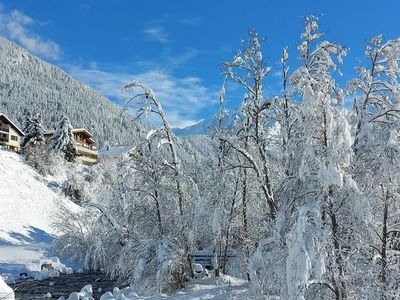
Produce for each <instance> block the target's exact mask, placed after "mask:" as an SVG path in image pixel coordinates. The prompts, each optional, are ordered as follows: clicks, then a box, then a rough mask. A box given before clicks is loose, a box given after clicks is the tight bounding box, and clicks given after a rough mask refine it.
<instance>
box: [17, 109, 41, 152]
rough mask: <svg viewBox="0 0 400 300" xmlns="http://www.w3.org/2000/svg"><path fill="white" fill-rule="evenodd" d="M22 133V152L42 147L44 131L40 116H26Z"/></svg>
mask: <svg viewBox="0 0 400 300" xmlns="http://www.w3.org/2000/svg"><path fill="white" fill-rule="evenodd" d="M23 131H24V137H23V139H22V143H21V148H22V151H23V152H24V151H27V149H29V148H31V147H38V146H43V145H44V144H45V139H44V133H45V131H46V130H45V128H44V126H43V124H42V117H41V115H39V114H37V115H36V116H31V115H30V114H27V115H26V120H25V124H24V129H23Z"/></svg>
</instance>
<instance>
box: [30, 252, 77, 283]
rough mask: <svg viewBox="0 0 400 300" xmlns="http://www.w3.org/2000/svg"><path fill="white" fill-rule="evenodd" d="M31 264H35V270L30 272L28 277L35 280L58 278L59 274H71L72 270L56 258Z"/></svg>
mask: <svg viewBox="0 0 400 300" xmlns="http://www.w3.org/2000/svg"><path fill="white" fill-rule="evenodd" d="M33 263H37V264H36V265H37V270H31V271H30V272H29V274H28V275H29V276H32V277H33V278H34V279H35V280H44V279H47V278H51V277H58V276H60V274H61V273H63V274H69V275H70V274H72V273H73V271H72V269H71V268H68V267H66V266H65V265H64V264H62V263H61V262H60V260H59V259H58V257H52V258H45V259H40V260H39V261H34V262H33Z"/></svg>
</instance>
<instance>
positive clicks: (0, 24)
mask: <svg viewBox="0 0 400 300" xmlns="http://www.w3.org/2000/svg"><path fill="white" fill-rule="evenodd" d="M35 24H39V22H37V21H35V20H33V19H32V18H30V17H29V16H27V15H25V14H23V13H22V12H20V11H18V10H13V11H11V12H6V11H4V9H3V7H1V6H0V35H3V36H5V37H6V38H9V39H11V40H13V41H15V42H17V43H19V44H20V45H21V46H22V47H24V48H26V49H27V50H29V51H30V52H32V53H34V54H36V55H39V56H42V57H44V58H48V59H52V60H56V59H59V58H60V56H61V49H60V47H59V45H58V44H57V43H55V42H53V41H51V40H47V39H43V38H42V37H40V36H38V35H37V34H35V33H33V32H32V30H31V29H30V28H31V27H32V26H33V25H35Z"/></svg>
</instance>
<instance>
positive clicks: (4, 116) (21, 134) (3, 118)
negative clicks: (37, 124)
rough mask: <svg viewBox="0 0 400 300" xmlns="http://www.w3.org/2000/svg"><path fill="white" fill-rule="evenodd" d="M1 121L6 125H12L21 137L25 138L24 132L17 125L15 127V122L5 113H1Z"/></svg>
mask: <svg viewBox="0 0 400 300" xmlns="http://www.w3.org/2000/svg"><path fill="white" fill-rule="evenodd" d="M0 120H1V121H3V122H5V123H7V124H10V125H11V127H12V128H13V129H14V130H15V131H16V132H17V133H18V134H19V135H20V136H23V135H24V133H23V132H22V130H21V129H20V128H19V127H18V126H17V125H15V124H14V122H13V121H11V120H10V119H9V118H8V117H7V116H6V115H5V114H4V113H1V112H0Z"/></svg>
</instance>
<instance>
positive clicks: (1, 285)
mask: <svg viewBox="0 0 400 300" xmlns="http://www.w3.org/2000/svg"><path fill="white" fill-rule="evenodd" d="M0 299H2V300H14V299H15V296H14V291H13V289H12V288H10V287H9V286H8V285H7V284H6V283H5V282H4V280H3V278H2V277H1V276H0Z"/></svg>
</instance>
